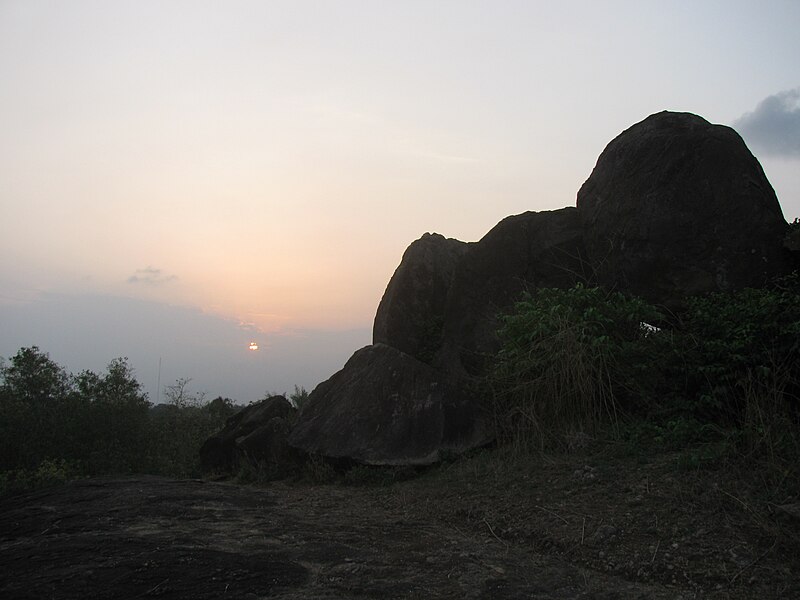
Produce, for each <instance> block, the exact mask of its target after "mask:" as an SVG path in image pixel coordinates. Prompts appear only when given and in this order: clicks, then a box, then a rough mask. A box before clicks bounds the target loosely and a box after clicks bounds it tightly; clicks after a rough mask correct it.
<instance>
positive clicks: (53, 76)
mask: <svg viewBox="0 0 800 600" xmlns="http://www.w3.org/2000/svg"><path fill="white" fill-rule="evenodd" d="M798 29H800V2H797V1H796V0H786V1H778V0H765V1H763V2H753V1H752V0H747V1H736V0H720V1H703V0H693V1H675V2H664V1H660V2H655V1H652V2H651V1H643V0H638V1H625V2H622V1H618V2H614V1H610V2H594V1H586V2H537V1H533V0H531V1H527V2H523V1H506V2H504V1H469V0H456V1H436V0H428V1H424V2H423V1H415V0H402V1H399V0H395V1H380V0H363V1H348V0H341V1H333V0H330V1H318V2H311V1H305V0H291V1H286V2H283V1H280V2H279V1H267V0H264V1H240V0H225V1H222V0H220V1H216V2H211V1H198V0H187V1H169V0H163V1H155V0H152V1H150V0H131V1H114V0H96V1H86V0H72V1H69V2H61V1H56V0H52V1H39V0H18V1H17V0H0V252H2V260H1V261H0V356H3V357H5V358H6V359H7V358H9V357H10V356H12V355H13V354H14V353H15V352H16V351H17V350H18V349H19V348H20V347H22V346H31V345H38V346H39V347H40V348H41V349H42V350H44V351H46V352H49V353H50V355H51V357H52V358H53V359H54V360H55V361H57V362H59V363H60V364H62V365H64V366H65V367H67V368H68V369H69V370H71V371H74V372H78V371H80V370H82V369H87V368H88V369H92V370H95V371H102V370H103V369H104V368H105V365H106V364H107V363H108V362H109V361H110V360H111V359H113V358H115V357H118V356H127V357H129V358H130V363H131V365H132V366H133V367H134V369H135V370H136V373H137V376H138V378H139V380H140V381H141V382H142V383H143V384H144V387H145V389H146V390H147V391H148V392H149V394H150V399H151V400H155V399H156V397H157V396H159V395H161V394H159V393H157V392H156V387H157V386H156V382H157V372H158V364H159V359H160V360H161V363H162V374H161V383H162V386H163V385H164V384H168V383H171V382H172V381H174V380H175V379H177V378H179V377H181V378H182V377H188V378H191V379H192V384H191V387H192V389H193V390H195V391H204V392H207V393H208V394H209V396H211V397H213V396H216V395H223V396H229V397H232V398H234V399H236V400H238V401H240V402H249V401H251V400H256V399H258V398H260V397H262V396H263V394H264V393H265V392H266V391H267V390H269V391H272V392H284V391H291V390H292V388H293V385H294V384H299V385H302V386H305V387H306V388H308V389H309V390H310V389H311V388H313V387H314V385H316V384H317V383H319V382H320V381H322V380H324V379H326V378H327V377H329V376H330V375H331V374H332V373H333V372H334V371H336V370H338V369H339V368H340V367H341V366H342V365H343V363H344V361H345V360H346V359H347V358H348V357H349V356H350V355H351V354H352V353H353V351H355V350H356V349H357V348H359V347H360V346H363V345H365V344H367V343H369V342H370V340H371V327H372V319H373V317H374V314H375V309H376V308H377V305H378V302H379V301H380V298H381V295H382V293H383V291H384V289H385V286H386V284H387V282H388V280H389V278H390V277H391V275H392V273H393V271H394V269H395V268H396V266H397V265H398V263H399V261H400V258H401V256H402V253H403V251H404V250H405V248H406V247H407V246H408V244H409V243H410V242H411V241H413V240H414V239H416V238H418V237H420V236H421V235H422V234H423V233H425V232H428V231H431V232H433V231H435V232H439V233H442V234H444V235H446V236H448V237H455V238H459V239H462V240H466V241H473V240H477V239H479V238H480V237H481V236H482V235H483V234H484V233H486V231H488V230H489V229H490V228H491V227H492V226H493V225H494V224H495V223H496V222H497V221H499V220H500V219H501V218H503V217H505V216H507V215H510V214H516V213H520V212H523V211H526V210H547V209H555V208H560V207H563V206H568V205H574V203H575V196H576V193H577V190H578V188H579V187H580V185H581V184H582V183H583V181H584V180H585V179H586V178H587V177H588V176H589V174H590V172H591V170H592V167H593V166H594V164H595V161H596V160H597V156H598V155H599V154H600V152H601V151H602V150H603V148H604V147H605V145H606V144H607V143H608V142H609V141H610V140H611V139H612V138H614V137H615V136H616V135H617V134H619V133H620V132H621V131H622V130H623V129H626V128H627V127H629V126H630V125H632V124H633V123H635V122H638V121H640V120H642V119H643V118H645V117H646V116H648V115H649V114H651V113H654V112H658V111H660V110H664V109H667V110H678V111H689V112H694V113H697V114H699V115H701V116H703V117H705V118H706V119H708V120H709V121H712V122H715V123H723V124H727V125H732V126H734V127H735V128H736V129H737V130H738V131H739V132H740V133H741V134H742V135H743V137H744V138H745V140H746V141H747V143H748V145H749V146H750V148H751V150H752V151H753V153H754V154H755V155H756V156H757V157H758V158H759V160H760V161H761V163H762V165H763V167H764V169H765V171H766V173H767V177H768V178H769V179H770V181H771V182H772V184H773V186H774V187H775V190H776V192H777V194H778V198H779V199H780V201H781V204H782V206H783V210H784V215H785V216H786V218H787V219H789V220H791V219H793V218H795V217H798V216H800V65H798V57H800V34H798ZM251 340H255V341H258V342H259V344H260V348H259V350H258V351H256V352H252V351H249V350H248V343H249V342H250V341H251Z"/></svg>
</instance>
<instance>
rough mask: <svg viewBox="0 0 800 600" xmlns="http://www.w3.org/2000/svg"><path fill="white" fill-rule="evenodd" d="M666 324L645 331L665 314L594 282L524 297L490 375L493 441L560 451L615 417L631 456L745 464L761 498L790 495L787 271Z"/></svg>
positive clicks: (799, 296)
mask: <svg viewBox="0 0 800 600" xmlns="http://www.w3.org/2000/svg"><path fill="white" fill-rule="evenodd" d="M670 321H671V323H672V325H671V326H667V325H664V327H663V328H662V329H656V328H651V327H643V326H642V325H641V324H642V323H666V322H667V319H665V318H663V317H661V316H660V315H659V314H658V313H657V312H656V311H655V310H654V309H653V308H652V307H650V306H647V305H646V304H644V303H643V302H641V301H640V300H637V299H632V298H627V297H624V296H622V295H619V294H607V293H605V292H602V291H601V290H599V289H587V288H584V287H582V286H578V287H576V288H573V289H570V290H539V291H538V292H536V293H535V294H530V295H526V296H525V297H524V298H523V300H522V301H521V302H520V303H518V304H517V305H516V306H515V309H514V312H512V313H511V314H509V315H507V316H505V317H504V318H503V323H502V328H501V330H500V331H499V336H500V339H501V342H502V348H501V350H500V352H499V353H498V355H497V358H496V360H495V363H494V365H493V370H492V373H491V377H490V380H489V381H490V384H491V386H492V388H493V391H494V394H493V398H494V409H495V416H496V420H497V425H498V432H499V435H500V442H501V443H502V444H504V445H506V446H509V447H518V448H530V447H531V446H532V445H534V446H535V445H537V444H538V445H539V446H542V445H547V444H552V443H553V442H556V443H560V444H561V445H562V446H567V445H568V444H567V443H565V441H564V440H566V439H567V438H568V437H569V433H570V432H575V431H589V432H591V430H592V428H594V429H595V430H597V427H598V426H599V425H602V424H603V423H609V422H610V423H612V424H613V423H614V417H615V415H616V414H619V412H620V411H624V412H625V414H626V415H627V416H628V417H630V418H629V419H627V420H626V421H625V422H624V423H623V424H622V427H621V430H620V429H617V430H616V431H617V434H618V436H617V437H618V439H620V440H621V441H622V442H623V444H622V445H623V446H624V447H625V448H627V449H628V451H629V452H634V453H637V454H639V453H645V454H646V453H648V452H653V451H656V452H661V451H669V452H677V453H678V454H677V459H676V466H677V467H678V468H681V469H695V468H701V467H707V466H711V465H720V464H731V463H735V464H745V463H746V464H748V465H751V467H755V468H757V470H758V472H759V473H761V476H762V477H763V479H764V480H765V483H767V487H768V488H769V489H770V490H772V491H773V492H775V493H777V492H776V490H790V489H791V490H795V491H798V490H800V472H799V471H798V464H800V460H799V459H800V379H799V376H800V282H799V281H798V277H797V275H796V274H795V275H793V276H791V277H787V278H784V279H782V280H780V281H777V282H775V284H774V285H772V286H770V287H766V288H763V289H743V290H739V291H736V292H728V293H715V294H709V295H707V296H703V297H695V298H689V299H687V300H686V305H685V309H684V310H683V311H682V312H681V313H680V314H677V315H670ZM532 441H534V442H536V443H535V444H532V443H531V442H532ZM787 493H788V492H787Z"/></svg>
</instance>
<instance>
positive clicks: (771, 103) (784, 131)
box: [733, 88, 800, 156]
mask: <svg viewBox="0 0 800 600" xmlns="http://www.w3.org/2000/svg"><path fill="white" fill-rule="evenodd" d="M733 126H734V127H735V128H736V129H737V131H739V133H741V134H742V136H743V137H744V138H746V139H747V141H748V142H749V143H751V144H752V145H753V146H754V147H756V148H758V149H759V150H762V151H763V152H764V153H765V154H772V155H777V156H800V88H795V89H793V90H785V91H783V92H778V93H777V94H774V95H772V96H768V97H766V98H764V99H763V100H762V101H761V102H759V103H758V106H756V109H755V110H754V111H753V112H748V113H745V114H743V115H742V116H741V117H739V118H738V119H737V120H736V121H735V122H734V124H733Z"/></svg>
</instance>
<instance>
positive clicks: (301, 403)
mask: <svg viewBox="0 0 800 600" xmlns="http://www.w3.org/2000/svg"><path fill="white" fill-rule="evenodd" d="M289 402H291V403H292V406H294V407H295V408H296V409H297V410H298V412H301V411H302V410H303V408H304V407H305V405H306V403H307V402H308V392H307V391H306V388H304V387H302V386H296V385H295V386H294V392H293V393H291V394H289Z"/></svg>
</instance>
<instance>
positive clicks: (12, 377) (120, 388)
mask: <svg viewBox="0 0 800 600" xmlns="http://www.w3.org/2000/svg"><path fill="white" fill-rule="evenodd" d="M187 384H188V380H186V379H183V380H178V381H177V382H176V383H175V385H173V386H169V387H168V388H167V390H166V393H165V397H166V400H167V403H166V404H159V405H155V406H154V405H152V404H151V403H150V402H149V401H148V399H147V395H146V393H144V392H143V390H142V386H141V384H140V383H139V382H138V381H136V378H135V377H134V373H133V371H132V369H131V367H130V366H129V365H128V362H127V359H124V358H118V359H115V360H113V361H111V363H110V364H109V365H108V367H107V369H106V371H105V372H104V373H101V374H97V373H94V372H92V371H83V372H81V373H80V374H78V375H72V374H69V373H67V372H66V371H65V370H64V369H63V368H62V367H61V366H59V365H58V364H57V363H55V362H54V361H53V360H51V359H50V357H49V356H48V355H47V354H46V353H45V352H42V351H41V350H40V349H39V348H37V347H35V346H34V347H31V348H22V349H20V350H19V352H17V354H16V355H15V356H13V357H12V358H11V359H10V360H9V361H8V362H7V363H3V364H0V491H3V490H7V489H9V488H14V487H30V486H31V485H36V484H38V483H43V482H47V481H48V480H66V479H70V478H74V477H81V476H97V475H121V474H128V473H149V474H156V475H167V476H172V477H191V476H196V475H198V474H199V458H198V450H199V447H200V445H202V443H203V442H204V441H205V439H206V438H208V436H210V435H211V434H212V433H214V432H216V431H217V430H219V429H220V428H221V427H222V426H223V425H224V423H225V420H226V419H227V418H228V417H229V416H231V415H232V414H233V413H234V412H235V411H236V410H237V407H235V406H234V404H233V402H232V401H231V400H229V399H227V398H221V397H220V398H216V399H214V400H212V401H211V402H207V403H206V402H203V397H202V395H199V394H194V395H193V394H190V393H189V392H188V385H187Z"/></svg>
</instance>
